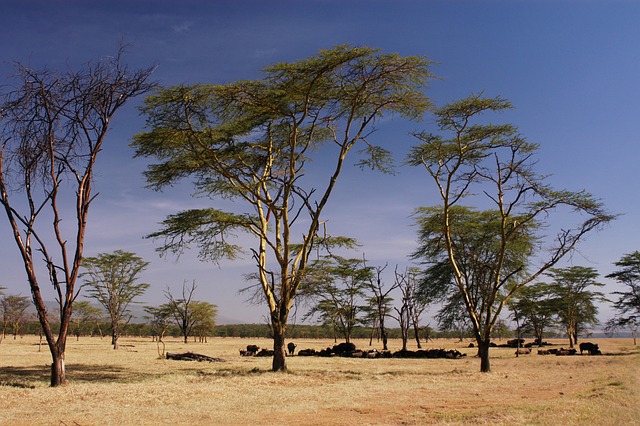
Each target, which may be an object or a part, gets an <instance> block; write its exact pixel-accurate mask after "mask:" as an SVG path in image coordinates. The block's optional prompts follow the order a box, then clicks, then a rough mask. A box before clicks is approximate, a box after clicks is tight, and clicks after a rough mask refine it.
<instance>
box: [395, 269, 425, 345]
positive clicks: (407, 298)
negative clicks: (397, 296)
mask: <svg viewBox="0 0 640 426" xmlns="http://www.w3.org/2000/svg"><path fill="white" fill-rule="evenodd" d="M394 274H395V284H394V287H396V288H398V289H400V293H401V295H402V299H401V303H400V307H398V306H396V307H394V309H395V311H396V313H397V316H396V317H395V319H396V320H397V321H398V324H399V325H400V334H401V337H402V350H403V351H406V350H407V341H408V339H409V331H410V329H411V327H413V330H414V333H415V338H416V343H417V345H418V348H421V347H422V345H421V343H420V332H419V328H420V325H419V324H420V316H421V314H422V312H423V311H424V309H425V307H426V303H425V302H424V301H423V300H420V299H419V297H418V294H417V281H418V280H417V275H418V270H417V269H415V268H407V269H406V270H405V271H404V272H398V269H397V268H396V270H395V272H394Z"/></svg>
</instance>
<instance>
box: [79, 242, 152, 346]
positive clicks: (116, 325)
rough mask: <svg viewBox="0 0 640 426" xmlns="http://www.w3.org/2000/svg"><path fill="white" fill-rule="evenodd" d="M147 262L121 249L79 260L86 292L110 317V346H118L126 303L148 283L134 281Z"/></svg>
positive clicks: (124, 321)
mask: <svg viewBox="0 0 640 426" xmlns="http://www.w3.org/2000/svg"><path fill="white" fill-rule="evenodd" d="M147 266H149V262H145V261H144V260H143V259H142V258H141V257H139V256H136V255H135V254H134V253H131V252H126V251H123V250H116V251H115V252H113V253H101V254H99V255H97V256H96V257H86V258H84V260H83V262H82V267H83V268H85V269H86V272H85V273H84V274H82V277H83V278H84V281H85V283H84V286H86V288H87V293H88V294H89V297H92V298H94V299H95V300H97V301H98V303H100V304H101V305H102V306H103V307H104V309H105V310H106V311H107V314H108V315H109V318H110V320H111V344H112V345H113V348H114V349H118V337H119V336H120V333H121V332H122V328H123V327H124V326H125V325H126V324H127V323H128V322H129V320H130V316H129V317H128V316H127V315H128V313H129V305H130V304H131V303H132V302H133V300H134V299H135V298H136V297H139V296H142V295H143V294H144V292H145V291H146V290H147V289H148V288H149V284H147V283H141V282H138V279H139V278H140V274H141V273H142V272H143V271H144V270H145V269H146V268H147Z"/></svg>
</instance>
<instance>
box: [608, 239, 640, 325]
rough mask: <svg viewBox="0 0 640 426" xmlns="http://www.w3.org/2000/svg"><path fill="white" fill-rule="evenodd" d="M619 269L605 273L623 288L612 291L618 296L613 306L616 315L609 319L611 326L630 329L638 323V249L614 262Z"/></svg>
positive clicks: (639, 319) (639, 262)
mask: <svg viewBox="0 0 640 426" xmlns="http://www.w3.org/2000/svg"><path fill="white" fill-rule="evenodd" d="M614 265H615V266H617V267H618V268H619V269H618V270H617V271H615V272H612V273H611V274H609V275H607V278H613V279H615V280H616V281H618V283H620V284H622V285H623V286H624V287H625V288H624V290H623V291H614V292H613V294H615V295H617V296H618V300H616V301H614V303H613V307H614V309H615V310H616V311H617V313H616V316H615V317H614V318H612V319H611V321H609V326H611V327H614V328H615V327H630V328H631V329H632V330H634V329H635V328H637V327H638V325H640V251H634V252H633V253H629V254H625V255H624V256H622V258H621V259H620V260H619V261H617V262H615V263H614Z"/></svg>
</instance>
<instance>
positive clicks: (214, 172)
mask: <svg viewBox="0 0 640 426" xmlns="http://www.w3.org/2000/svg"><path fill="white" fill-rule="evenodd" d="M429 65H430V62H429V61H428V60H427V59H425V58H422V57H401V56H399V55H397V54H382V53H380V52H379V51H378V50H374V49H370V48H367V47H355V48H354V47H349V46H338V47H336V48H334V49H330V50H323V51H321V52H320V53H319V54H318V55H316V56H314V57H311V58H308V59H305V60H301V61H297V62H293V63H281V64H276V65H273V66H270V67H267V68H266V69H265V70H264V78H262V79H259V80H252V81H239V82H235V83H230V84H227V85H223V86H214V85H194V86H178V87H171V88H167V89H163V90H160V91H158V92H157V93H156V94H155V95H154V96H151V97H149V98H147V100H146V104H145V107H144V108H143V112H144V113H145V114H146V115H147V117H148V121H147V122H148V126H149V127H150V131H149V132H146V133H143V134H139V135H137V136H136V137H135V139H134V146H135V148H136V155H137V156H145V157H152V158H155V159H157V160H158V162H157V163H156V164H152V165H151V166H149V168H148V170H147V172H146V173H145V174H146V177H147V180H148V182H149V185H150V186H151V187H152V188H155V189H158V190H159V189H163V188H165V187H167V186H170V185H172V184H173V183H174V182H176V181H178V180H180V179H182V178H186V177H193V178H194V186H195V192H196V193H197V194H199V195H203V194H204V195H206V196H208V197H211V198H212V199H213V200H216V199H218V198H223V199H232V200H235V201H237V203H235V204H234V205H235V207H237V208H238V209H242V210H240V213H238V212H237V210H236V211H234V212H225V211H220V210H217V209H214V208H205V209H199V210H196V209H194V210H188V211H184V212H180V213H177V214H173V215H170V216H169V217H168V218H167V219H166V220H165V221H164V222H163V226H162V229H161V230H160V231H158V232H156V233H153V234H151V235H150V237H160V238H164V239H165V240H164V241H165V242H164V244H163V245H162V246H161V247H160V249H159V250H160V251H161V252H163V253H180V252H181V251H182V250H184V249H186V248H188V247H189V246H190V245H191V244H195V245H197V246H199V248H200V256H201V258H202V259H203V260H213V261H217V260H219V259H221V258H224V257H227V258H231V259H233V258H236V257H238V256H239V254H240V253H241V248H240V247H238V246H237V245H234V244H233V243H232V241H231V239H230V238H231V237H233V236H234V234H235V233H236V232H246V233H248V234H249V235H251V236H252V237H254V238H255V244H254V245H253V247H252V249H251V253H252V255H253V259H254V261H255V264H256V271H257V273H258V278H259V282H260V286H261V289H262V292H263V296H264V301H265V302H266V304H267V306H268V309H269V321H270V323H271V329H272V331H273V349H274V357H273V363H272V369H273V370H274V371H284V370H286V348H285V340H286V339H285V335H286V331H287V325H288V321H289V314H290V312H291V309H292V307H293V305H294V301H295V300H296V296H297V294H298V290H299V288H300V284H301V282H302V280H303V279H304V277H305V272H306V268H307V265H308V262H309V259H310V256H311V255H312V253H313V252H314V250H315V249H316V248H317V243H318V238H317V235H318V233H319V230H320V226H321V223H322V221H323V217H324V212H325V208H326V206H327V205H328V203H329V199H330V198H331V195H332V193H333V191H334V188H335V186H336V183H337V181H338V179H339V177H340V175H341V173H342V170H343V168H344V167H345V165H346V164H347V163H346V159H347V156H348V155H358V156H359V158H358V159H357V161H356V162H357V163H358V164H359V165H360V166H363V167H369V168H372V169H377V170H382V171H389V170H390V169H391V166H392V165H391V164H390V160H391V156H390V153H389V152H388V151H387V150H386V149H384V148H382V147H380V146H377V145H374V144H373V139H372V138H371V137H370V136H371V132H372V128H373V126H374V125H375V124H376V123H381V122H382V121H381V118H382V117H383V116H387V115H392V114H396V115H398V116H401V117H404V118H411V119H414V118H417V117H420V116H421V115H422V113H423V112H424V111H425V110H426V108H427V107H428V105H429V104H428V99H427V97H426V96H425V95H424V94H423V93H422V91H421V90H422V89H423V87H424V86H425V85H426V83H427V81H428V79H429V78H431V75H430V73H429V71H428V66H429ZM357 147H361V148H362V149H361V150H360V151H359V153H357V154H350V153H351V152H352V151H357V150H358V148H357ZM314 156H321V157H322V158H323V161H328V162H329V163H331V164H332V165H331V166H328V167H326V166H322V167H320V168H318V169H316V170H317V171H318V173H321V175H324V178H322V177H321V178H319V179H318V178H317V176H316V178H314V179H310V178H309V176H310V175H312V174H313V175H315V174H316V173H312V174H307V173H306V170H307V169H308V168H309V167H311V166H312V165H311V160H312V158H313V157H314ZM319 182H322V184H321V185H320V186H318V185H319Z"/></svg>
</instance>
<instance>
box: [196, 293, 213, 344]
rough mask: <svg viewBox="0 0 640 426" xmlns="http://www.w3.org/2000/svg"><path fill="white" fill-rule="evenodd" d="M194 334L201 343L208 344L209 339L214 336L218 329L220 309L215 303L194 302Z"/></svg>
mask: <svg viewBox="0 0 640 426" xmlns="http://www.w3.org/2000/svg"><path fill="white" fill-rule="evenodd" d="M191 305H192V306H191V309H192V311H193V327H192V330H193V334H194V337H198V339H199V341H200V343H207V337H208V336H211V335H213V333H214V331H215V328H216V315H217V314H218V308H217V306H216V305H214V304H213V303H209V302H201V301H192V302H191Z"/></svg>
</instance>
